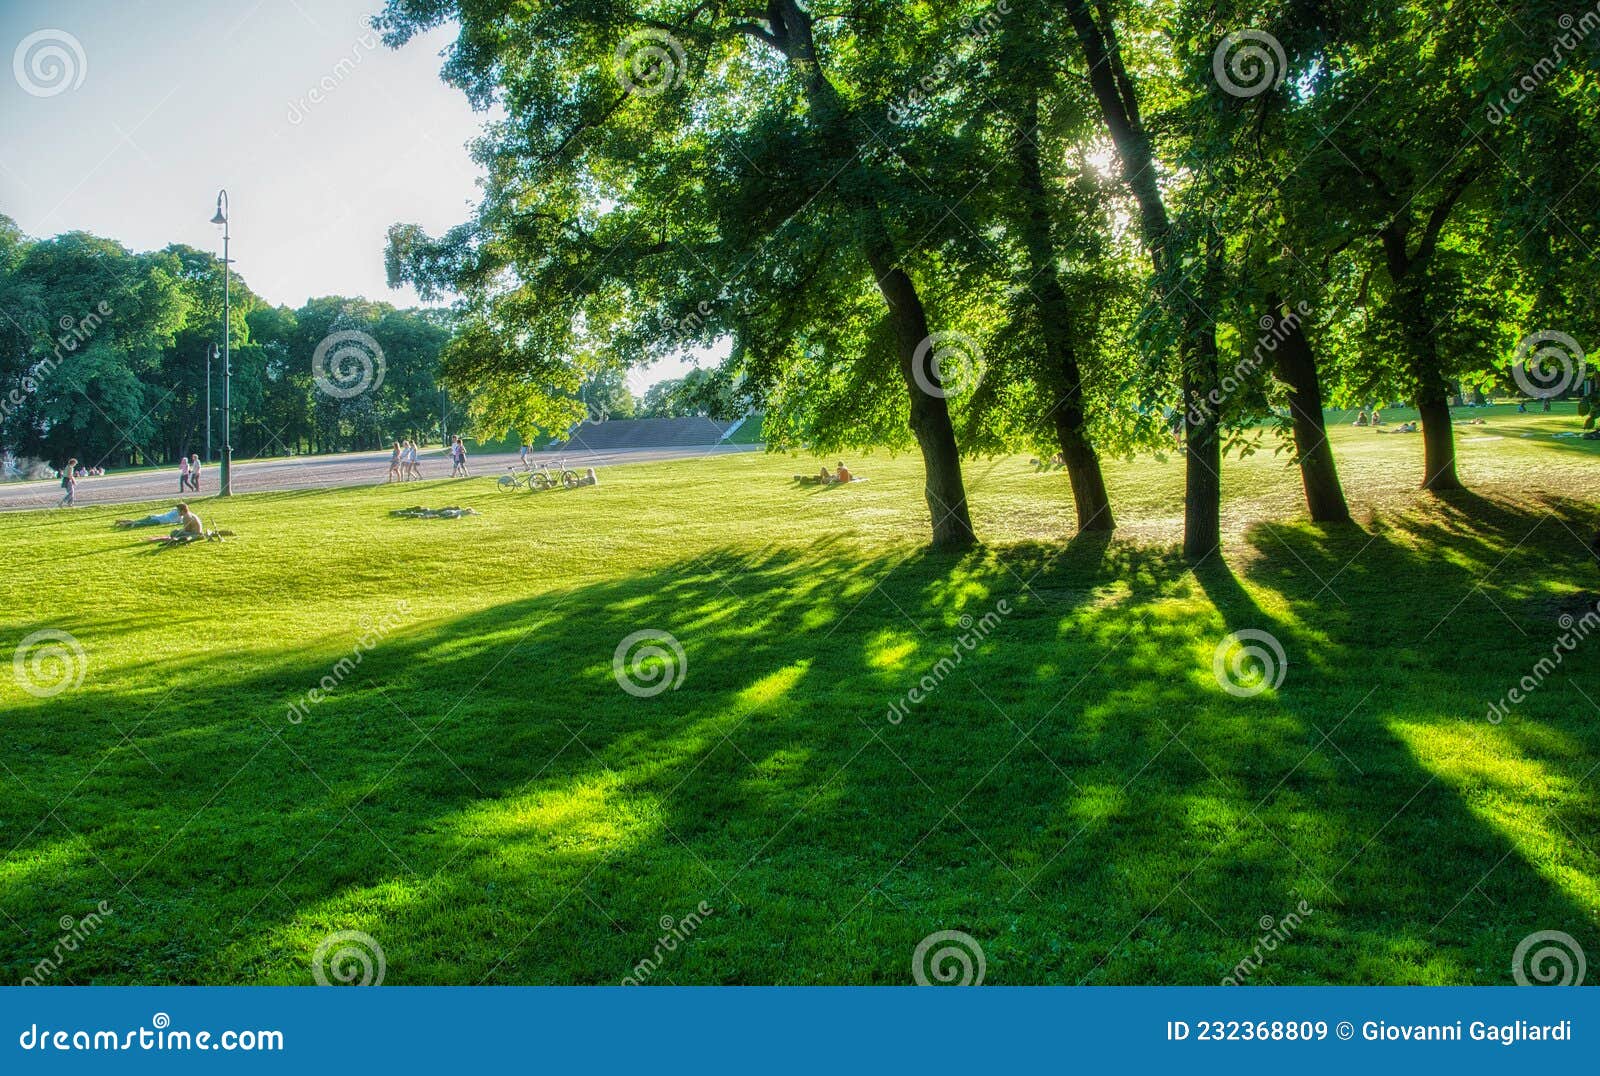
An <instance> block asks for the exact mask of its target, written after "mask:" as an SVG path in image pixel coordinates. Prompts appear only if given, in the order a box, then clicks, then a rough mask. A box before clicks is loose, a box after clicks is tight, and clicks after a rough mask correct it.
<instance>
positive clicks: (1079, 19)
mask: <svg viewBox="0 0 1600 1076" xmlns="http://www.w3.org/2000/svg"><path fill="white" fill-rule="evenodd" d="M1066 8H1067V17H1068V18H1069V19H1070V20H1071V21H1072V27H1073V30H1074V32H1075V33H1076V34H1077V37H1078V42H1079V44H1080V45H1081V46H1082V48H1083V55H1084V61H1085V66H1086V67H1087V68H1088V77H1089V86H1090V89H1092V90H1093V91H1094V96H1095V100H1096V102H1097V103H1098V104H1099V105H1100V113H1101V116H1102V118H1103V119H1104V120H1105V124H1106V130H1107V131H1108V132H1109V133H1110V135H1111V141H1112V144H1113V145H1115V146H1116V149H1117V157H1118V159H1119V160H1120V161H1121V163H1122V175H1123V179H1124V181H1125V182H1126V183H1127V184H1128V187H1129V189H1130V190H1131V191H1132V192H1133V196H1134V199H1135V200H1136V201H1137V202H1138V203H1139V225H1140V231H1141V233H1142V235H1143V237H1144V244H1145V247H1146V249H1148V250H1149V251H1150V260H1151V261H1152V263H1154V265H1155V270H1156V286H1157V287H1158V288H1159V289H1160V294H1161V299H1162V302H1163V303H1164V305H1165V306H1166V307H1167V310H1168V311H1169V313H1170V314H1171V316H1172V317H1173V318H1174V319H1175V320H1177V322H1178V323H1179V324H1180V325H1181V326H1182V330H1183V335H1182V342H1181V343H1180V344H1179V361H1180V363H1181V364H1182V367H1183V403H1184V429H1185V436H1186V439H1187V442H1188V454H1187V457H1186V459H1187V466H1186V468H1185V471H1186V476H1185V481H1186V489H1185V493H1184V518H1183V553H1184V556H1185V557H1187V558H1189V559H1190V560H1202V559H1204V558H1206V557H1208V556H1210V555H1211V554H1212V553H1214V552H1216V550H1217V549H1218V548H1219V547H1220V546H1221V544H1222V503H1221V500H1222V478H1221V473H1222V472H1221V467H1222V440H1221V437H1220V436H1219V430H1218V428H1217V418H1216V415H1215V414H1214V413H1213V412H1212V409H1211V408H1210V407H1209V406H1207V401H1209V400H1210V399H1211V392H1212V390H1213V389H1216V388H1217V387H1218V385H1219V382H1220V375H1219V372H1218V369H1217V332H1216V326H1215V325H1214V324H1212V323H1211V322H1210V321H1209V320H1208V319H1207V318H1205V316H1204V315H1203V314H1201V313H1199V312H1198V311H1197V310H1196V308H1195V304H1194V302H1193V301H1191V300H1190V299H1188V298H1186V297H1185V296H1182V295H1178V294H1175V291H1176V287H1175V285H1174V284H1173V283H1172V282H1171V281H1170V280H1168V279H1166V278H1167V277H1168V275H1169V274H1176V273H1177V272H1178V266H1177V264H1176V262H1177V252H1176V251H1174V250H1173V247H1174V245H1175V244H1176V241H1177V237H1176V236H1175V235H1174V234H1173V228H1172V221H1171V218H1170V217H1169V216H1168V214H1167V206H1166V203H1165V202H1164V201H1163V200H1162V197H1161V188H1160V186H1159V184H1158V183H1157V178H1156V177H1157V172H1156V167H1155V160H1154V153H1153V152H1152V150H1151V148H1150V139H1149V137H1148V135H1147V134H1146V132H1145V129H1144V123H1143V121H1142V120H1141V119H1140V116H1139V102H1138V99H1137V97H1136V95H1135V92H1134V86H1133V82H1132V80H1131V79H1130V78H1129V77H1128V74H1127V71H1126V70H1125V69H1124V68H1123V65H1122V62H1121V58H1120V56H1119V55H1118V52H1117V50H1116V48H1115V47H1114V42H1113V38H1112V37H1111V35H1112V33H1113V27H1111V26H1110V25H1109V24H1108V25H1107V26H1104V27H1101V26H1099V25H1097V24H1096V22H1095V18H1094V15H1093V14H1092V13H1091V12H1090V10H1089V5H1088V3H1087V2H1086V0H1066Z"/></svg>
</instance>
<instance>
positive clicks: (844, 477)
mask: <svg viewBox="0 0 1600 1076" xmlns="http://www.w3.org/2000/svg"><path fill="white" fill-rule="evenodd" d="M854 479H855V475H853V474H851V473H850V468H848V467H846V466H845V465H844V460H840V461H839V468H838V470H836V471H834V472H833V480H834V481H835V482H838V483H839V484H840V485H843V484H844V483H846V482H850V481H853V480H854Z"/></svg>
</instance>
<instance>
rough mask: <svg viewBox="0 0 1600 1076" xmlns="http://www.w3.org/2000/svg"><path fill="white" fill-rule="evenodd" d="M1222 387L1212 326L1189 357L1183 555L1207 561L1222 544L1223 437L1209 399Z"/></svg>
mask: <svg viewBox="0 0 1600 1076" xmlns="http://www.w3.org/2000/svg"><path fill="white" fill-rule="evenodd" d="M1219 386H1220V382H1219V379H1218V376H1217V336H1216V332H1215V330H1213V329H1210V328H1209V327H1208V328H1207V329H1206V330H1204V331H1203V332H1201V333H1199V334H1198V336H1197V337H1196V338H1195V339H1193V340H1192V341H1190V342H1189V343H1188V344H1187V345H1186V346H1185V348H1184V355H1183V398H1184V401H1185V402H1186V403H1187V404H1188V407H1187V408H1186V409H1185V412H1184V495H1183V555H1184V557H1185V558H1186V559H1188V560H1191V561H1200V560H1204V559H1206V558H1207V557H1209V556H1211V554H1213V553H1215V552H1216V551H1217V550H1218V549H1219V548H1220V547H1221V545H1222V437H1221V430H1220V429H1219V428H1218V426H1217V416H1216V414H1215V413H1214V412H1213V411H1212V410H1211V409H1210V408H1208V407H1205V406H1204V404H1203V402H1204V401H1206V400H1210V399H1212V398H1213V397H1212V395H1211V394H1212V392H1214V391H1216V390H1217V389H1218V388H1219Z"/></svg>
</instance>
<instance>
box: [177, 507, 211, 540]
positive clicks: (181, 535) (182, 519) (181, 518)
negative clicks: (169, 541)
mask: <svg viewBox="0 0 1600 1076" xmlns="http://www.w3.org/2000/svg"><path fill="white" fill-rule="evenodd" d="M205 536H206V526H205V524H204V523H201V522H200V517H199V516H197V515H195V514H194V512H193V511H191V510H190V508H189V505H188V504H187V503H180V504H179V505H178V529H177V530H175V531H173V532H172V537H173V538H176V539H180V540H182V541H185V542H192V541H194V540H195V539H197V538H204V537H205Z"/></svg>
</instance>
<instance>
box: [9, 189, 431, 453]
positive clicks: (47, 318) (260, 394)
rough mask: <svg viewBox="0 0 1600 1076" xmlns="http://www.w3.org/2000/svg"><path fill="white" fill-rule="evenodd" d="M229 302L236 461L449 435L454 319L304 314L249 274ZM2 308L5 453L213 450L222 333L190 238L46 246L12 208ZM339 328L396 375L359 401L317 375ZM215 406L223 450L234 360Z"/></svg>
mask: <svg viewBox="0 0 1600 1076" xmlns="http://www.w3.org/2000/svg"><path fill="white" fill-rule="evenodd" d="M230 305H231V325H230V327H229V331H230V335H231V347H232V351H233V386H232V402H233V447H234V454H235V456H236V457H252V456H281V455H285V454H289V453H297V454H298V453H307V452H337V451H346V450H352V449H367V448H376V447H379V446H381V445H384V444H386V443H388V442H389V441H390V440H392V439H394V438H398V437H414V438H417V439H419V440H428V441H436V440H437V439H438V438H439V436H440V431H441V421H442V414H441V407H442V406H443V405H444V404H445V402H446V401H445V397H444V395H443V394H442V390H441V388H440V385H439V383H438V381H437V380H436V374H437V368H438V359H439V353H440V350H441V348H442V347H443V345H444V343H445V341H446V340H448V339H449V337H450V332H451V324H452V318H451V316H450V315H449V314H448V312H444V311H436V310H397V309H395V308H394V307H393V306H390V305H389V304H387V303H376V302H370V301H368V300H366V299H350V298H344V297H341V296H326V297H321V298H315V299H311V300H310V301H308V302H307V303H305V305H303V306H301V307H300V308H299V309H298V310H291V309H290V308H288V307H286V306H272V305H271V304H269V303H267V302H266V301H264V300H262V299H261V298H260V297H258V296H257V295H255V294H254V293H253V292H251V291H250V289H249V287H248V286H247V285H246V284H245V283H244V281H242V280H241V279H240V278H239V276H238V274H237V273H235V274H234V278H233V284H232V302H231V304H230ZM0 310H3V311H4V313H5V317H4V318H3V319H0V448H3V449H5V450H7V451H9V452H11V453H12V454H13V455H15V456H16V457H17V458H19V459H31V460H40V461H44V462H47V463H49V464H50V465H52V466H61V465H63V464H64V463H65V462H66V460H67V459H68V458H69V457H76V458H77V459H78V460H79V461H80V463H82V464H83V465H85V466H96V465H98V466H104V467H114V466H124V465H134V464H158V463H166V462H169V461H173V460H176V459H177V457H178V455H179V454H180V453H184V454H188V453H200V454H202V455H204V454H205V451H206V355H207V351H208V349H209V348H210V347H211V346H212V345H213V344H216V345H219V346H220V343H221V332H222V265H221V262H220V261H219V259H218V258H217V257H216V255H215V254H213V253H211V252H209V251H203V250H196V249H194V248H193V247H188V246H183V245H173V246H169V247H167V248H165V249H163V250H160V251H153V252H148V253H134V252H131V251H129V250H127V249H125V248H124V247H122V246H121V245H120V244H118V243H116V242H114V241H113V240H110V239H103V238H100V237H98V236H93V235H89V234H87V233H83V232H69V233H66V234H63V235H59V236H57V237H55V238H53V239H42V240H35V239H30V238H28V237H26V236H24V235H23V234H22V233H21V232H20V231H19V230H18V229H17V227H16V225H15V223H14V222H12V221H11V220H9V219H8V218H4V217H0ZM341 330H357V331H360V332H363V333H366V334H368V335H369V336H370V337H371V338H372V339H373V340H375V341H377V343H378V345H379V346H380V347H381V349H382V355H383V361H382V371H383V378H382V382H381V383H375V384H374V387H373V388H371V389H369V390H367V391H363V392H360V393H357V394H355V395H352V396H349V397H341V396H339V395H336V394H330V393H328V392H324V391H321V390H320V389H319V388H318V387H317V385H316V384H315V382H314V378H313V374H312V355H313V353H314V352H315V350H316V348H317V346H318V344H319V343H320V342H321V341H322V340H324V339H325V338H327V337H328V335H329V334H330V333H334V332H338V331H341ZM374 380H376V379H374ZM211 403H212V418H211V421H212V435H211V441H212V448H213V451H214V452H220V451H221V447H222V361H221V358H220V356H219V357H218V358H216V359H214V360H213V361H212V363H211ZM453 425H454V423H453V421H452V428H453Z"/></svg>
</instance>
